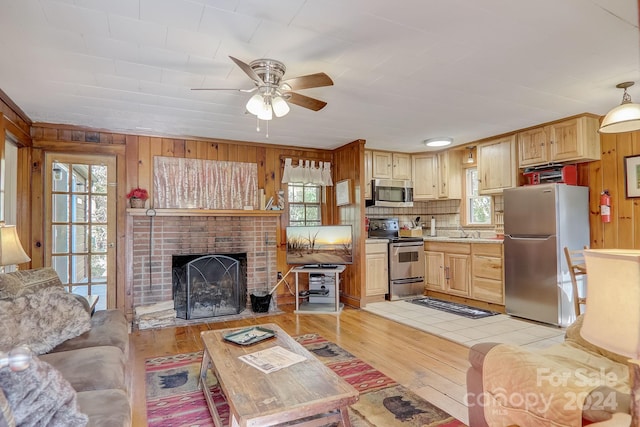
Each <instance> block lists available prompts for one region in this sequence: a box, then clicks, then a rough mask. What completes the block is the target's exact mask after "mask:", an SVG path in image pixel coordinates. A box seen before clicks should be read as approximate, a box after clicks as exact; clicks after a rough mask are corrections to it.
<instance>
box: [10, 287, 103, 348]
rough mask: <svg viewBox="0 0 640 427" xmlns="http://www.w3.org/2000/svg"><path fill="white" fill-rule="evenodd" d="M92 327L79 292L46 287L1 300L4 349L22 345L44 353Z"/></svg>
mask: <svg viewBox="0 0 640 427" xmlns="http://www.w3.org/2000/svg"><path fill="white" fill-rule="evenodd" d="M89 329H91V319H90V316H89V313H87V311H86V310H85V308H84V307H83V305H82V303H81V302H80V301H78V300H77V299H76V297H75V296H73V295H72V294H69V293H67V292H65V291H63V290H60V289H57V288H46V289H41V290H38V291H36V292H34V293H32V294H28V295H24V296H21V297H17V298H14V299H11V300H0V351H9V350H11V349H12V348H14V347H17V346H18V345H26V346H28V347H29V348H30V349H31V350H32V351H33V352H34V353H36V354H43V353H46V352H48V351H50V350H52V349H53V348H54V347H56V346H57V345H59V344H61V343H62V342H64V341H66V340H68V339H70V338H74V337H77V336H78V335H80V334H83V333H84V332H86V331H88V330H89Z"/></svg>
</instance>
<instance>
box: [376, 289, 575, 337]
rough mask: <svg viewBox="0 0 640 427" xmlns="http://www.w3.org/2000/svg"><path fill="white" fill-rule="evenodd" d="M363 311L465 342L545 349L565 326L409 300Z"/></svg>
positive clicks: (562, 331) (559, 335)
mask: <svg viewBox="0 0 640 427" xmlns="http://www.w3.org/2000/svg"><path fill="white" fill-rule="evenodd" d="M364 310H366V311H369V312H371V313H374V314H377V315H379V316H382V317H386V318H388V319H392V320H395V321H396V322H400V323H403V324H405V325H409V326H412V327H414V328H417V329H421V330H423V331H425V332H429V333H431V334H434V335H439V336H441V337H444V338H447V339H449V340H451V341H455V342H458V343H461V344H464V345H466V346H468V347H470V346H472V345H473V344H476V343H479V342H487V341H492V342H500V343H508V344H514V345H519V346H522V347H525V348H529V349H537V348H545V347H549V346H551V345H553V344H557V343H561V342H562V341H563V340H564V333H565V331H564V329H562V328H558V327H554V326H550V325H544V324H540V323H536V322H530V321H526V320H520V319H516V318H514V317H511V316H508V315H506V314H498V315H495V316H489V317H485V318H482V319H468V318H466V317H463V316H458V315H456V314H451V313H446V312H444V311H439V310H435V309H432V308H429V307H424V306H421V305H418V304H413V303H411V302H408V301H404V300H399V301H384V302H375V303H370V304H367V306H366V307H365V308H364Z"/></svg>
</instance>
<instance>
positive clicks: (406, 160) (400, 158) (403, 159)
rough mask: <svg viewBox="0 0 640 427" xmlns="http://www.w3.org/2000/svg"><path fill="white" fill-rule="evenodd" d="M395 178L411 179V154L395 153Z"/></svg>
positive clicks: (393, 174)
mask: <svg viewBox="0 0 640 427" xmlns="http://www.w3.org/2000/svg"><path fill="white" fill-rule="evenodd" d="M392 160H393V172H392V174H391V176H392V177H393V179H411V154H406V153H393V156H392Z"/></svg>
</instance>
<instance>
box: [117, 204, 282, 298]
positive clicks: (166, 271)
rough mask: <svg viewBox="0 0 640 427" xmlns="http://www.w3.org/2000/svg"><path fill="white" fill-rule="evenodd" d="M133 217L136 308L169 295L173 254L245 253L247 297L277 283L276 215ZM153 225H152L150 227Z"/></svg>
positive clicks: (134, 294) (170, 294) (170, 293)
mask: <svg viewBox="0 0 640 427" xmlns="http://www.w3.org/2000/svg"><path fill="white" fill-rule="evenodd" d="M131 221H132V234H131V237H130V238H131V239H132V242H133V260H132V261H133V262H132V264H133V288H132V289H133V306H134V307H137V306H140V305H147V304H153V303H157V302H162V301H168V300H172V299H173V296H172V290H171V287H172V284H171V275H172V273H171V257H172V255H187V254H213V253H216V254H220V253H221V254H224V253H242V252H245V253H246V254H247V291H248V294H249V295H250V294H251V293H255V292H256V291H263V290H267V289H270V288H271V286H273V285H274V284H275V282H276V274H277V272H276V268H277V262H276V257H277V251H276V244H275V237H276V218H274V217H254V216H252V217H190V216H176V217H169V216H167V217H154V218H150V217H142V216H136V217H132V218H131ZM151 224H153V228H152V229H151V228H150V225H151ZM150 236H151V241H152V245H151V248H150ZM267 242H268V244H267ZM149 259H151V277H149ZM267 260H269V263H270V274H271V278H270V279H269V280H267V272H268V271H269V270H268V269H267ZM274 296H275V295H274ZM247 301H248V302H247V308H248V309H251V303H250V299H249V297H248V296H247ZM274 303H275V301H274Z"/></svg>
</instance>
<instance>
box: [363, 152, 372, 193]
mask: <svg viewBox="0 0 640 427" xmlns="http://www.w3.org/2000/svg"><path fill="white" fill-rule="evenodd" d="M372 179H373V164H372V153H371V151H369V150H365V151H364V198H365V199H366V200H371V197H372V196H371V180H372Z"/></svg>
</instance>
